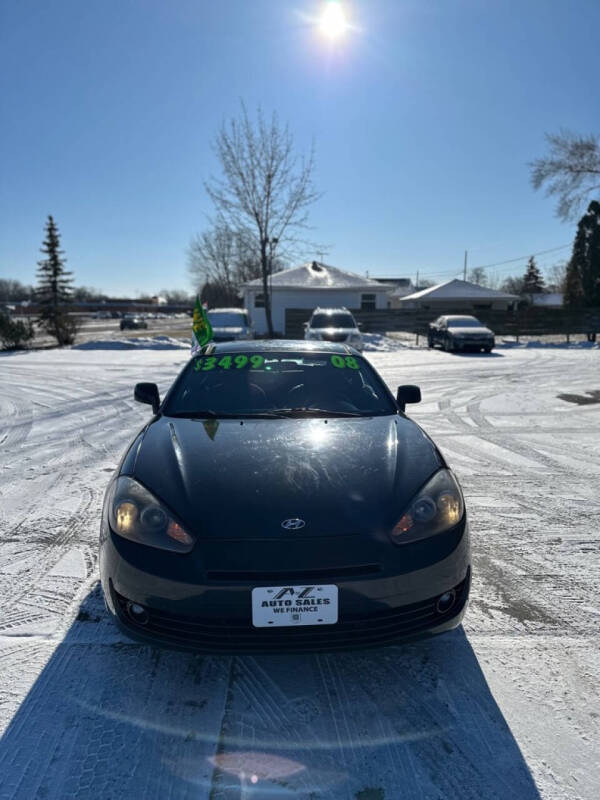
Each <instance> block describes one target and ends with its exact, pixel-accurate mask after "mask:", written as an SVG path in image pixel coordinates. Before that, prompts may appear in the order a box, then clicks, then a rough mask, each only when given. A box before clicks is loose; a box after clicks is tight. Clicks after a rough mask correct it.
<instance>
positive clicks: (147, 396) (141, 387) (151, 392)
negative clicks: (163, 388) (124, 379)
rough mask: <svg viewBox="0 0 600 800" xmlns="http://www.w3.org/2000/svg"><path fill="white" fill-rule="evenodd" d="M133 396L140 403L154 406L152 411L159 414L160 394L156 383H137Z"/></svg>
mask: <svg viewBox="0 0 600 800" xmlns="http://www.w3.org/2000/svg"><path fill="white" fill-rule="evenodd" d="M133 397H134V399H135V400H137V401H138V403H148V405H149V406H152V411H153V412H154V413H155V414H158V407H159V406H160V395H159V394H158V386H157V385H156V384H155V383H136V385H135V389H134V390H133Z"/></svg>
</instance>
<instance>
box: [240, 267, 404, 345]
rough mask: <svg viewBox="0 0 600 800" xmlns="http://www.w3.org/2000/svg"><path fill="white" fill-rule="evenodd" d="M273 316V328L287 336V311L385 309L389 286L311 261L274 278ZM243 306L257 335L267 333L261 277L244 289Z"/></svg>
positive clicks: (247, 284) (278, 273)
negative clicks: (291, 309)
mask: <svg viewBox="0 0 600 800" xmlns="http://www.w3.org/2000/svg"><path fill="white" fill-rule="evenodd" d="M269 283H270V285H271V314H272V318H273V329H274V330H275V331H276V332H277V333H280V334H285V312H286V309H288V308H306V309H310V310H311V311H312V309H313V308H316V307H317V306H321V307H322V308H339V307H340V306H346V308H348V309H350V311H352V310H353V309H364V310H373V309H383V308H387V306H388V299H387V294H388V292H389V291H390V287H389V286H386V285H385V284H382V283H379V281H375V280H373V279H372V278H365V277H363V276H362V275H357V274H356V273H354V272H346V271H345V270H342V269H339V268H338V267H331V266H329V265H328V264H323V263H321V262H317V261H312V262H310V261H309V262H307V263H306V264H301V265H300V266H299V267H293V268H292V269H285V270H283V271H282V272H276V273H275V274H274V275H272V276H271V278H270V280H269ZM241 289H242V291H243V295H244V306H245V308H247V309H248V312H249V314H250V318H251V319H252V323H253V325H254V329H255V331H256V332H257V333H258V334H263V333H266V332H267V321H266V318H265V304H264V296H263V286H262V278H257V279H256V280H253V281H248V283H244V284H242V286H241Z"/></svg>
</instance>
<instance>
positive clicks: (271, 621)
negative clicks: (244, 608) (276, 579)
mask: <svg viewBox="0 0 600 800" xmlns="http://www.w3.org/2000/svg"><path fill="white" fill-rule="evenodd" d="M337 621H338V587H337V586H331V585H330V586H260V587H258V588H256V589H252V624H253V625H254V627H255V628H274V627H277V626H281V625H287V626H289V625H292V626H293V625H334V624H335V623H336V622H337Z"/></svg>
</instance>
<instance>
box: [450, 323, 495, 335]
mask: <svg viewBox="0 0 600 800" xmlns="http://www.w3.org/2000/svg"><path fill="white" fill-rule="evenodd" d="M448 332H449V333H451V334H453V335H456V334H458V335H459V336H465V334H466V335H471V336H484V335H488V336H493V335H494V334H493V332H492V331H491V330H490V329H489V328H486V327H485V326H483V325H481V326H480V327H479V328H473V327H469V328H448Z"/></svg>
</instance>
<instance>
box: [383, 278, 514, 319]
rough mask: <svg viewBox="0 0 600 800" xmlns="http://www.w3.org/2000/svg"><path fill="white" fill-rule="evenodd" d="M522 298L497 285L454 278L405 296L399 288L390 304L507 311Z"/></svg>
mask: <svg viewBox="0 0 600 800" xmlns="http://www.w3.org/2000/svg"><path fill="white" fill-rule="evenodd" d="M518 300H519V298H518V296H517V295H516V294H508V292H499V291H497V290H496V289H488V288H487V287H485V286H480V285H479V284H477V283H471V282H470V281H461V280H459V279H458V278H454V279H453V280H451V281H445V282H444V283H438V284H437V285H436V286H430V287H429V288H428V289H421V291H420V292H414V294H409V295H405V296H397V294H396V292H392V293H391V294H390V305H391V307H392V308H406V309H422V310H424V311H432V312H435V311H438V312H439V313H440V314H442V313H451V312H452V310H453V309H457V310H460V311H465V309H470V310H471V311H477V310H483V309H493V310H501V311H506V310H507V309H509V308H512V306H513V305H514V303H516V302H517V301H518Z"/></svg>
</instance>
